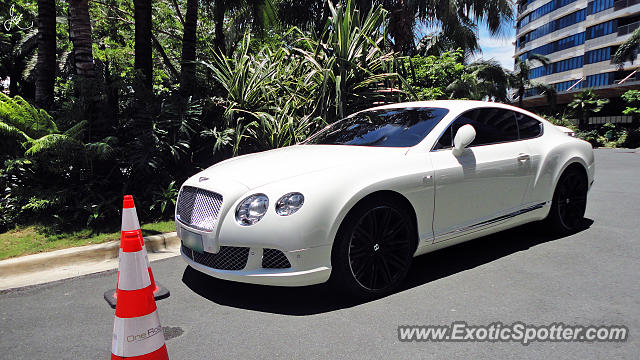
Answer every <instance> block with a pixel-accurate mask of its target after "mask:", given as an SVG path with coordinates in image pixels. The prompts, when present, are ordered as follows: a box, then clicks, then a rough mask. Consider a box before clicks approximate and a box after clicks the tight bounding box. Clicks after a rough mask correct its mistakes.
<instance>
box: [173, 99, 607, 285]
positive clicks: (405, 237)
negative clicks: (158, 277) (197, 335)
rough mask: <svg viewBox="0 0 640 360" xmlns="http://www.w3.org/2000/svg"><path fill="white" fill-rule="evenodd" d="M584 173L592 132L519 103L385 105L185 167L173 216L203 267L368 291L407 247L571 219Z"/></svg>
mask: <svg viewBox="0 0 640 360" xmlns="http://www.w3.org/2000/svg"><path fill="white" fill-rule="evenodd" d="M593 179H594V158H593V150H592V148H591V145H590V144H589V143H588V142H586V141H582V140H579V139H577V138H573V137H570V136H567V135H565V134H564V133H563V132H562V131H561V130H559V129H558V128H557V127H556V126H554V125H552V124H551V123H549V122H547V121H545V120H544V119H542V118H540V117H539V116H536V115H534V114H532V113H530V112H527V111H524V110H522V109H519V108H516V107H513V106H509V105H503V104H498V103H490V102H481V101H453V100H452V101H424V102H411V103H402V104H392V105H384V106H380V107H375V108H372V109H368V110H364V111H360V112H358V113H355V114H353V115H351V116H349V117H347V118H345V119H343V120H340V121H337V122H335V123H333V124H331V125H330V126H327V127H326V128H324V129H323V130H321V131H319V132H318V133H316V134H315V135H313V136H312V137H310V138H309V139H308V140H306V141H305V142H303V143H301V144H298V145H295V146H290V147H286V148H282V149H277V150H271V151H265V152H261V153H255V154H249V155H244V156H239V157H235V158H232V159H229V160H226V161H223V162H220V163H218V164H216V165H213V166H211V167H210V168H208V169H206V170H204V171H202V172H200V173H198V174H196V175H194V176H192V177H191V178H189V179H188V180H187V181H186V182H185V183H184V184H183V186H182V188H181V189H180V193H179V196H178V201H177V206H176V227H177V231H178V236H179V237H180V238H181V240H182V249H181V251H182V255H183V257H184V259H185V261H186V262H187V263H188V264H189V265H190V266H191V267H193V268H194V269H197V270H199V271H202V272H204V273H207V274H209V275H211V276H214V277H217V278H221V279H226V280H232V281H240V282H247V283H254V284H265V285H282V286H302V285H311V284H318V283H323V282H326V281H330V282H331V283H333V284H334V285H338V286H339V287H340V288H342V289H344V290H347V291H348V292H351V293H355V294H357V295H361V296H375V295H381V294H386V293H389V292H392V291H393V290H394V289H396V288H397V287H398V285H399V284H400V283H401V282H402V281H403V279H404V278H405V276H406V274H407V272H408V269H409V266H410V265H411V262H412V259H413V257H414V256H418V255H421V254H424V253H427V252H430V251H434V250H437V249H441V248H443V247H447V246H451V245H454V244H457V243H460V242H463V241H467V240H471V239H475V238H478V237H481V236H485V235H487V234H491V233H495V232H498V231H501V230H505V229H508V228H512V227H514V226H518V225H521V224H524V223H528V222H532V221H538V220H545V221H547V223H548V224H550V225H551V226H552V228H553V229H555V230H556V231H557V232H559V233H561V234H569V233H571V232H574V231H576V230H578V229H579V226H580V224H581V221H582V219H583V217H584V212H585V207H586V200H587V192H588V190H589V188H590V187H591V184H592V183H593Z"/></svg>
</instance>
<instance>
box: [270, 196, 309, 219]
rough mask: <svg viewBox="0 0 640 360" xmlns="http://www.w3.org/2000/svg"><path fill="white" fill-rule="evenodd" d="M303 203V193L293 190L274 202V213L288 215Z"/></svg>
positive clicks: (298, 208)
mask: <svg viewBox="0 0 640 360" xmlns="http://www.w3.org/2000/svg"><path fill="white" fill-rule="evenodd" d="M302 204H304V195H302V194H300V193H297V192H293V193H288V194H286V195H283V196H282V197H281V198H280V199H278V202H277V203H276V213H277V214H278V215H280V216H288V215H291V214H293V213H295V212H296V211H298V210H300V208H301V207H302Z"/></svg>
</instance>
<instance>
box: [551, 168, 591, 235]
mask: <svg viewBox="0 0 640 360" xmlns="http://www.w3.org/2000/svg"><path fill="white" fill-rule="evenodd" d="M587 190H588V186H587V179H586V177H585V176H584V174H583V173H581V172H580V171H578V170H576V169H575V168H570V169H568V170H567V171H565V172H564V173H563V174H562V176H561V177H560V180H558V184H557V185H556V190H555V192H554V194H553V201H552V204H551V212H550V213H549V219H550V221H551V223H552V225H553V226H554V228H555V229H556V230H557V231H558V232H559V233H561V234H570V233H573V232H575V231H577V230H578V229H579V227H580V225H581V224H582V221H583V219H584V213H585V210H586V208H587Z"/></svg>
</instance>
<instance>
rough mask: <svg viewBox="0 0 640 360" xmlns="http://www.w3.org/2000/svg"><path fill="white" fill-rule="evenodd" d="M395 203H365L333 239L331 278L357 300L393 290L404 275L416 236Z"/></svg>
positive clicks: (408, 219)
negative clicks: (359, 297) (334, 241)
mask: <svg viewBox="0 0 640 360" xmlns="http://www.w3.org/2000/svg"><path fill="white" fill-rule="evenodd" d="M398 205H399V204H396V203H395V202H389V201H384V202H380V201H379V202H374V203H371V202H368V203H366V204H362V206H359V207H358V208H357V209H354V210H355V211H353V212H352V213H350V216H348V218H347V219H346V220H345V221H346V224H344V225H346V226H345V227H344V229H343V231H341V234H339V236H338V237H339V238H337V239H336V241H337V243H336V244H335V245H334V252H333V256H332V260H334V259H335V260H336V261H335V262H334V264H335V266H333V270H332V277H333V278H334V280H336V281H337V282H339V283H340V284H339V285H340V286H341V287H342V289H343V290H344V289H346V290H348V291H349V292H350V293H352V294H356V295H360V296H367V295H369V296H371V295H383V294H387V293H390V292H392V291H393V290H395V289H396V288H397V287H398V286H399V284H401V283H402V280H404V278H405V277H406V275H407V272H408V270H409V267H410V266H411V262H412V260H413V252H414V251H415V239H416V238H417V232H416V231H415V226H414V225H413V222H412V221H411V218H410V216H409V214H408V213H407V211H406V210H405V209H403V208H402V207H401V206H398Z"/></svg>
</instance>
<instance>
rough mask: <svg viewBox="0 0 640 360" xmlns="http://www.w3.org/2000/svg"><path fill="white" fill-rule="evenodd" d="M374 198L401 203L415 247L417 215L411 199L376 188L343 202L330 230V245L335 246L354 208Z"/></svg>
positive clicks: (416, 243)
mask: <svg viewBox="0 0 640 360" xmlns="http://www.w3.org/2000/svg"><path fill="white" fill-rule="evenodd" d="M375 199H380V200H393V201H397V202H398V203H400V204H402V206H403V207H404V208H405V209H406V210H407V211H408V212H409V217H410V219H411V223H412V225H413V229H414V231H415V234H414V235H415V237H414V247H415V249H417V247H418V244H419V243H420V236H419V231H418V216H417V214H416V210H415V208H414V206H413V204H412V203H411V201H409V199H407V197H405V196H404V195H402V194H401V193H399V192H397V191H393V190H376V191H373V192H371V193H368V194H366V195H364V196H361V197H359V198H358V199H352V201H351V202H349V203H347V204H345V206H344V207H343V210H342V211H341V212H340V214H341V216H339V218H338V219H336V222H335V223H336V224H338V225H337V226H336V228H335V230H334V231H332V232H331V236H332V237H333V242H332V243H333V245H332V246H335V243H336V242H335V239H336V237H337V236H338V235H339V234H340V231H342V229H343V227H344V224H345V221H346V220H347V219H348V218H349V216H350V215H351V214H352V213H353V212H354V210H356V209H357V208H358V206H360V205H362V204H363V203H365V202H367V201H372V200H375ZM415 249H414V251H415Z"/></svg>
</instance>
